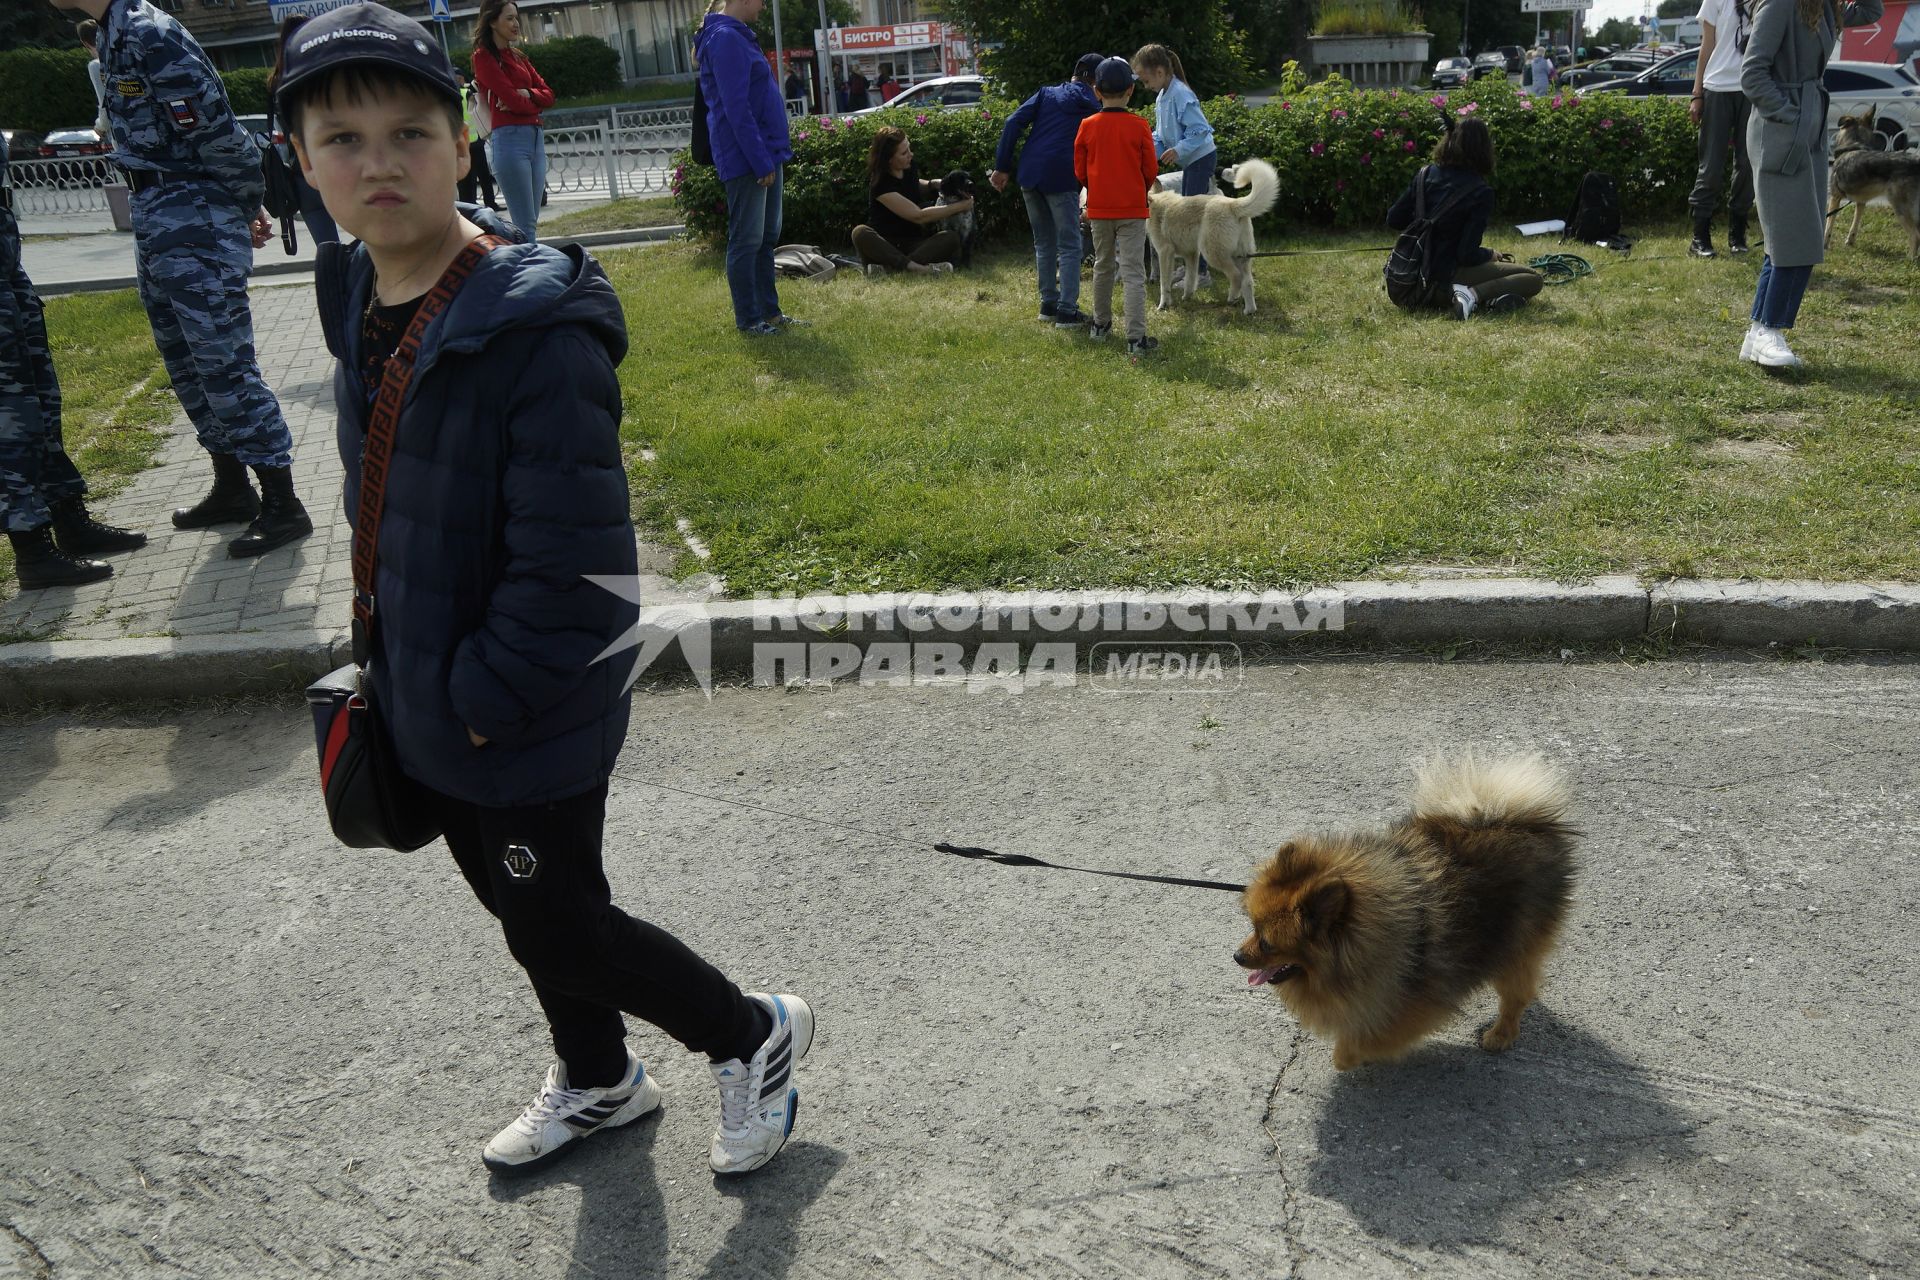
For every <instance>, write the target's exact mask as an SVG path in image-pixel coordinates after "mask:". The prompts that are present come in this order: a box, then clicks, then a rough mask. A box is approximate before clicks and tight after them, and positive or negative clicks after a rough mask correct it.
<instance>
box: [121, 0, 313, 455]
mask: <svg viewBox="0 0 1920 1280" xmlns="http://www.w3.org/2000/svg"><path fill="white" fill-rule="evenodd" d="M100 62H101V68H102V70H103V71H104V73H105V76H106V85H107V119H108V121H109V123H110V124H111V125H112V131H113V158H114V160H115V161H117V162H118V163H119V164H120V165H122V166H123V167H125V168H127V169H130V170H133V171H135V172H136V173H140V172H145V173H155V174H160V175H163V177H164V181H162V182H161V183H159V184H158V185H155V186H149V187H147V188H146V189H145V190H143V191H136V192H134V194H133V235H134V246H135V255H136V261H137V262H138V266H139V278H140V301H141V302H142V303H143V304H144V305H145V306H146V309H147V319H148V321H149V322H150V323H151V324H152V325H153V337H154V341H155V343H156V344H157V345H158V346H159V348H160V358H161V359H162V360H163V361H164V362H165V363H166V366H167V374H168V376H169V377H170V378H172V380H173V390H174V394H176V395H177V396H179V397H180V405H181V407H182V408H184V409H185V410H186V411H187V417H188V418H190V419H192V421H193V426H194V430H195V432H196V433H197V434H198V435H199V437H200V443H201V445H202V446H203V447H205V448H206V450H207V451H208V452H209V453H213V454H232V455H234V456H236V457H237V458H239V460H240V461H241V462H243V463H245V464H247V465H249V466H263V467H285V466H288V465H289V464H290V463H291V462H292V448H293V440H292V437H291V436H290V435H289V433H288V431H287V423H286V419H285V418H284V417H282V416H281V413H280V403H279V401H277V400H276V399H274V396H273V392H272V391H270V390H269V389H268V388H267V384H266V382H265V381H264V380H263V379H262V378H261V376H260V364H259V361H258V360H257V359H255V357H254V350H253V314H252V311H251V310H250V309H249V307H248V304H247V275H248V273H249V272H250V271H251V270H252V268H253V240H252V236H251V233H250V231H249V227H248V223H249V222H250V221H251V219H252V218H253V215H254V214H255V213H256V212H257V211H258V210H259V208H260V202H261V200H262V199H263V198H264V196H265V193H266V186H265V182H264V180H263V179H262V178H261V175H260V151H259V148H258V147H257V146H256V145H255V144H254V141H253V139H252V138H251V137H250V136H248V134H247V131H246V129H245V128H243V127H242V126H241V124H240V122H239V121H238V120H236V119H235V118H234V115H233V109H232V107H231V106H230V105H229V104H228V102H227V93H226V87H225V86H224V85H222V84H221V82H220V77H219V75H218V74H217V73H216V72H215V71H214V69H213V64H212V63H211V62H209V61H208V60H207V55H206V54H205V53H204V52H203V51H202V50H201V48H200V46H199V45H198V44H197V43H196V42H195V41H194V39H193V37H192V36H191V35H189V34H188V33H187V29H186V28H185V27H183V26H181V25H180V23H179V22H177V21H176V20H175V19H174V18H172V17H171V16H169V15H168V14H165V13H162V12H161V11H160V10H158V9H156V8H154V6H153V5H151V4H149V3H148V2H147V0H114V3H113V4H112V5H111V6H110V7H109V8H108V9H107V12H106V14H105V16H104V17H103V18H102V19H101V22H100Z"/></svg>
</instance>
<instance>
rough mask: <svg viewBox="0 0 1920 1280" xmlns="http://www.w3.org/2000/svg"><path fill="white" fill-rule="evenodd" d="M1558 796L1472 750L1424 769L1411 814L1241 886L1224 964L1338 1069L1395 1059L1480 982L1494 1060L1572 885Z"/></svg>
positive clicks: (1484, 1040)
mask: <svg viewBox="0 0 1920 1280" xmlns="http://www.w3.org/2000/svg"><path fill="white" fill-rule="evenodd" d="M1567 803H1568V801H1567V790H1566V784H1565V782H1564V780H1563V779H1562V778H1561V776H1560V774H1559V773H1558V772H1557V771H1556V770H1555V769H1554V768H1553V767H1552V766H1551V765H1549V764H1548V763H1547V762H1546V761H1545V760H1544V759H1542V758H1541V757H1539V756H1537V755H1530V756H1513V757H1506V758H1502V759H1497V760H1483V759H1481V758H1479V757H1478V756H1475V755H1474V754H1472V753H1471V752H1468V753H1462V754H1456V755H1453V756H1449V757H1443V758H1440V759H1436V760H1434V761H1431V762H1429V763H1428V764H1426V765H1425V766H1424V767H1422V769H1421V770H1420V775H1419V782H1418V785H1417V786H1416V788H1415V790H1414V796H1413V812H1412V813H1411V814H1409V815H1408V816H1407V817H1405V818H1403V819H1401V820H1400V821H1399V822H1398V823H1396V824H1394V825H1393V826H1391V827H1389V828H1387V829H1386V830H1385V831H1379V832H1364V833H1356V834H1348V835H1314V836H1303V837H1300V838H1298V839H1294V840H1289V841H1288V842H1287V843H1286V844H1284V845H1282V846H1281V847H1280V851H1279V852H1278V853H1277V854H1275V855H1274V857H1273V859H1272V861H1270V862H1268V863H1267V864H1266V865H1264V866H1263V867H1261V868H1260V870H1259V871H1258V873H1257V874H1256V875H1255V876H1254V878H1253V881H1252V883H1251V884H1249V885H1248V886H1247V890H1246V894H1245V896H1244V899H1243V905H1244V906H1245V908H1246V912H1247V915H1248V917H1249V918H1250V919H1251V920H1252V922H1253V934H1252V936H1250V937H1249V938H1248V939H1247V940H1246V941H1245V942H1244V943H1242V944H1241V945H1240V949H1239V950H1238V951H1236V952H1235V953H1234V956H1233V958H1234V962H1235V963H1237V964H1239V965H1241V966H1242V967H1244V968H1247V969H1251V970H1253V972H1252V973H1251V974H1250V975H1248V978H1247V982H1248V983H1249V984H1250V985H1258V984H1260V983H1266V984H1269V985H1271V986H1272V987H1273V989H1274V991H1275V992H1276V993H1277V994H1278V995H1279V997H1280V999H1281V1000H1283V1001H1285V1002H1286V1005H1287V1007H1288V1008H1289V1009H1291V1010H1292V1011H1293V1014H1294V1016H1295V1017H1297V1018H1298V1019H1299V1020H1300V1022H1301V1024H1302V1025H1303V1026H1305V1027H1306V1028H1307V1029H1308V1030H1310V1031H1312V1032H1314V1033H1315V1034H1317V1035H1321V1036H1325V1037H1328V1038H1330V1039H1331V1040H1332V1041H1333V1065H1334V1066H1335V1067H1336V1068H1338V1069H1339V1070H1341V1071H1345V1070H1347V1069H1349V1068H1351V1067H1357V1066H1359V1065H1360V1064H1361V1063H1363V1062H1372V1061H1377V1060H1381V1059H1388V1058H1395V1057H1398V1056H1399V1055H1401V1054H1403V1053H1405V1052H1406V1051H1407V1050H1409V1049H1411V1048H1413V1046H1414V1045H1416V1044H1418V1043H1419V1042H1420V1041H1421V1040H1423V1039H1425V1038H1426V1037H1427V1036H1429V1035H1431V1034H1432V1033H1433V1032H1434V1031H1435V1030H1437V1029H1438V1028H1439V1027H1440V1025H1441V1024H1442V1023H1444V1022H1446V1021H1447V1020H1448V1019H1449V1018H1451V1017H1453V1016H1454V1015H1455V1014H1457V1013H1458V1012H1459V1011H1460V1008H1461V1006H1462V1005H1463V1004H1464V1003H1465V1002H1466V1000H1467V998H1468V997H1469V996H1471V995H1472V994H1473V993H1474V992H1475V991H1477V990H1478V989H1479V988H1480V987H1481V985H1482V984H1485V983H1491V984H1492V985H1493V989H1494V990H1495V991H1496V992H1498V993H1499V996H1500V1013H1499V1016H1498V1017H1497V1018H1495V1019H1494V1022H1493V1025H1492V1026H1491V1027H1489V1028H1488V1029H1487V1031H1486V1033H1485V1034H1484V1035H1483V1036H1481V1037H1480V1045H1481V1047H1482V1048H1484V1049H1487V1050H1489V1051H1490V1052H1494V1053H1498V1052H1499V1051H1501V1050H1503V1049H1506V1048H1507V1047H1509V1046H1510V1045H1512V1044H1513V1042H1514V1039H1515V1037H1517V1036H1518V1035H1519V1034H1520V1014H1521V1013H1522V1012H1523V1011H1524V1010H1525V1009H1526V1007H1527V1006H1528V1005H1529V1004H1531V1003H1533V999H1534V996H1535V995H1536V994H1537V993H1538V992H1539V989H1540V971H1541V967H1542V966H1543V965H1544V964H1545V963H1546V959H1547V955H1548V953H1549V952H1551V951H1552V950H1553V946H1554V942H1555V940H1556V939H1557V938H1558V936H1559V933H1560V925H1561V922H1562V921H1563V920H1564V919H1565V918H1566V914H1567V905H1568V902H1569V900H1570V898H1571V895H1572V888H1573V879H1574V861H1573V841H1574V837H1575V835H1576V832H1575V831H1574V830H1573V828H1571V827H1570V826H1568V825H1567Z"/></svg>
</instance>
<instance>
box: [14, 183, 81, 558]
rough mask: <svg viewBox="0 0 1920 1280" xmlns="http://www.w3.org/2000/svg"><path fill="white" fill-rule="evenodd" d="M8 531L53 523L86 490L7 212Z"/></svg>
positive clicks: (38, 308)
mask: <svg viewBox="0 0 1920 1280" xmlns="http://www.w3.org/2000/svg"><path fill="white" fill-rule="evenodd" d="M0 219H5V221H6V223H7V225H6V226H4V227H0V530H4V531H6V532H8V533H26V532H28V531H29V530H33V529H38V528H40V527H41V526H43V525H45V524H48V523H49V522H50V521H51V520H52V519H53V515H52V513H51V512H50V511H49V510H48V509H47V508H48V506H49V505H50V504H52V503H55V502H64V501H65V500H67V499H68V498H78V497H80V496H82V495H83V494H85V493H86V491H87V486H86V482H85V481H83V480H81V479H80V472H79V471H78V470H76V469H75V467H74V465H73V459H72V458H69V457H68V456H67V451H66V448H65V446H64V445H63V444H62V443H61V439H60V380H59V379H58V378H56V377H55V376H54V372H53V355H52V352H51V351H50V350H49V348H48V345H47V324H46V319H45V312H44V311H43V309H42V308H41V306H40V295H39V294H38V293H36V292H34V288H33V282H32V281H31V280H29V279H27V272H26V268H25V267H23V266H21V265H20V234H19V231H18V230H17V229H15V228H13V226H12V215H11V214H8V213H6V212H5V211H4V210H0Z"/></svg>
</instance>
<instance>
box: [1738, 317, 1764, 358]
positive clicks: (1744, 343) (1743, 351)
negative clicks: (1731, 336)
mask: <svg viewBox="0 0 1920 1280" xmlns="http://www.w3.org/2000/svg"><path fill="white" fill-rule="evenodd" d="M1759 332H1760V322H1759V321H1758V320H1755V321H1753V322H1751V323H1749V324H1748V325H1747V336H1746V337H1744V338H1742V339H1740V358H1741V359H1742V360H1751V359H1753V335H1754V334H1756V333H1759Z"/></svg>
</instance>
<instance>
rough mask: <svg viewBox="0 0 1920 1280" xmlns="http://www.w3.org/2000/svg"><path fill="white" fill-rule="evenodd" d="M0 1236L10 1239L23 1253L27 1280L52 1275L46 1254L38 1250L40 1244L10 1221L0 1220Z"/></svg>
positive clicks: (43, 1278)
mask: <svg viewBox="0 0 1920 1280" xmlns="http://www.w3.org/2000/svg"><path fill="white" fill-rule="evenodd" d="M0 1237H4V1238H5V1239H7V1240H11V1241H12V1242H13V1243H14V1244H15V1245H16V1246H17V1247H18V1248H19V1250H20V1252H21V1253H22V1254H24V1255H25V1262H26V1268H27V1272H26V1273H27V1276H28V1278H29V1280H48V1277H50V1276H52V1275H53V1264H52V1263H51V1262H48V1261H47V1255H46V1254H44V1253H42V1252H40V1246H39V1245H37V1244H35V1243H34V1242H33V1241H32V1240H30V1239H28V1238H27V1236H26V1235H25V1234H24V1233H23V1232H22V1231H21V1230H20V1229H19V1228H18V1227H16V1226H14V1225H13V1224H12V1223H11V1222H0Z"/></svg>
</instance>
